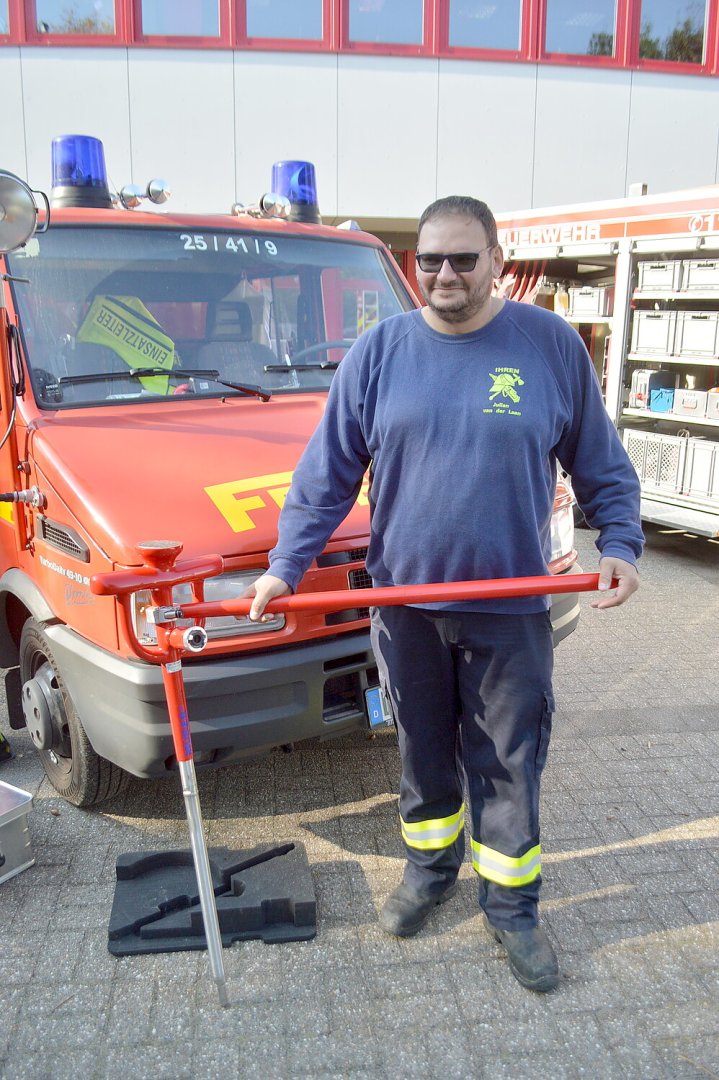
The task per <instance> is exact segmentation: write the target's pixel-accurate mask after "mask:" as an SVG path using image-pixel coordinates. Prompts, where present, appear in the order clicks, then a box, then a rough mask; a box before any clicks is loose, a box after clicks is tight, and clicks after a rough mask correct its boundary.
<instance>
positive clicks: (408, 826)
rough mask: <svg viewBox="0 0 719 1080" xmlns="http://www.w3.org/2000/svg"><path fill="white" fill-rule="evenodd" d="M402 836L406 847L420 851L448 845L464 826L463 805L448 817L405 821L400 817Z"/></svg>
mask: <svg viewBox="0 0 719 1080" xmlns="http://www.w3.org/2000/svg"><path fill="white" fill-rule="evenodd" d="M399 820H400V824H401V826H402V838H403V840H404V842H405V844H407V846H408V847H413V848H419V850H420V851H438V850H439V849H440V848H446V847H450V846H451V845H452V844H453V843H454V842H455V840H456V839H457V838H458V837H459V835H460V833H461V832H462V829H463V828H464V807H463V806H460V808H459V810H458V811H457V813H456V814H450V816H449V817H443V818H431V819H430V820H428V821H405V820H404V818H402V817H400V819H399Z"/></svg>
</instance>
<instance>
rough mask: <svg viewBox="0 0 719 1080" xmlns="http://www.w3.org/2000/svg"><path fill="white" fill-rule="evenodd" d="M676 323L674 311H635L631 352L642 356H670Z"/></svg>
mask: <svg viewBox="0 0 719 1080" xmlns="http://www.w3.org/2000/svg"><path fill="white" fill-rule="evenodd" d="M676 323H677V314H676V312H675V311H635V312H634V320H633V322H632V346H631V351H632V352H633V353H639V354H644V355H652V354H654V355H658V356H671V355H672V352H673V349H674V334H675V330H676Z"/></svg>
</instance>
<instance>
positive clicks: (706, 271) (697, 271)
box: [682, 259, 719, 292]
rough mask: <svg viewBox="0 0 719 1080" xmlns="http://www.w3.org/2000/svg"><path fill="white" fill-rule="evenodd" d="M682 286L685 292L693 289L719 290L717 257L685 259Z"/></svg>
mask: <svg viewBox="0 0 719 1080" xmlns="http://www.w3.org/2000/svg"><path fill="white" fill-rule="evenodd" d="M682 288H683V289H686V290H687V292H691V291H692V290H693V289H697V290H699V289H706V290H708V291H712V292H714V291H716V292H719V259H685V260H684V263H683V269H682Z"/></svg>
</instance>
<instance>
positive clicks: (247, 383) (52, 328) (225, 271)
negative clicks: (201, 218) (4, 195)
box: [7, 226, 412, 409]
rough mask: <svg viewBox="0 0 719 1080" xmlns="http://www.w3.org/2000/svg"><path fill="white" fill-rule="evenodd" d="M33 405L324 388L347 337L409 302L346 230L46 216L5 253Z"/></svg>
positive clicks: (378, 256) (380, 257)
mask: <svg viewBox="0 0 719 1080" xmlns="http://www.w3.org/2000/svg"><path fill="white" fill-rule="evenodd" d="M7 262H8V270H9V273H10V274H11V275H12V276H13V277H15V278H25V279H28V281H29V283H28V284H26V283H22V282H17V281H16V282H14V283H13V290H14V298H15V304H16V308H17V311H18V314H19V316H20V326H21V330H22V334H23V344H24V347H25V355H26V357H27V359H28V364H29V368H30V379H31V383H32V387H33V392H34V395H35V399H36V401H37V402H38V404H39V405H40V407H41V408H49V409H62V408H77V407H78V406H88V405H97V404H100V403H102V404H122V403H123V402H127V401H128V400H133V401H144V400H154V401H157V400H158V398H167V397H169V396H174V395H176V394H199V395H202V396H203V397H218V396H227V395H228V394H232V393H241V392H242V391H241V390H232V389H228V387H227V386H226V385H223V383H234V384H236V385H237V386H241V387H249V388H252V387H259V388H261V389H262V390H265V391H271V392H272V393H273V394H275V393H298V392H300V393H301V392H304V391H308V390H322V389H326V388H327V387H328V386H329V384H330V382H331V379H332V374H333V372H334V370H335V368H336V367H337V364H338V363H339V362H340V360H341V359H342V357H343V356H344V354H345V352H346V351H347V349H348V348H349V347H350V345H351V344H352V342H353V341H355V340H356V338H357V337H359V335H360V334H361V333H362V332H363V331H364V330H366V329H368V328H369V327H371V326H374V325H375V323H377V322H379V321H380V320H381V319H384V318H386V317H387V316H388V315H394V314H396V313H397V312H400V311H402V310H407V309H408V308H410V307H411V306H412V302H411V300H410V298H409V296H408V295H407V293H406V292H405V290H404V289H403V287H402V285H401V282H400V279H399V278H398V277H397V275H395V274H394V272H393V270H392V267H391V260H390V259H388V258H387V257H386V256H385V255H384V254H383V253H382V251H381V250H379V249H377V248H374V247H372V246H370V245H367V244H362V243H356V242H352V241H351V240H349V239H348V240H344V239H342V240H339V239H338V240H336V241H335V240H330V239H322V238H316V237H302V238H299V237H297V236H292V235H289V234H286V233H283V232H281V231H278V232H277V233H268V232H266V231H264V230H263V231H261V232H260V231H259V230H258V231H257V232H253V231H252V230H251V229H250V230H248V231H247V232H244V233H243V232H242V231H239V230H232V231H230V230H222V229H217V230H206V231H204V232H197V233H195V232H192V233H190V232H184V231H180V230H179V229H175V228H165V227H158V228H150V229H145V228H142V227H135V228H132V227H129V228H128V227H122V228H117V227H112V228H107V227H104V228H103V227H88V226H83V227H81V228H78V227H72V226H57V227H55V228H52V229H50V230H49V231H48V233H47V234H46V235H43V236H40V237H34V238H33V239H32V240H30V241H29V242H28V244H27V246H26V247H25V248H24V249H22V250H20V251H17V252H14V253H13V254H12V255H10V256H8V257H7Z"/></svg>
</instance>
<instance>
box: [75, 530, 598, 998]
mask: <svg viewBox="0 0 719 1080" xmlns="http://www.w3.org/2000/svg"><path fill="white" fill-rule="evenodd" d="M137 550H138V553H139V555H140V558H141V559H142V562H143V565H142V566H139V567H136V568H133V569H130V570H116V571H112V572H110V573H106V574H95V575H94V576H93V577H92V578H90V589H91V590H92V592H93V593H95V594H97V595H99V596H116V597H117V599H118V602H119V604H120V612H121V619H122V621H123V623H124V628H125V631H126V634H127V636H128V638H129V640H131V641H133V642H134V645H135V648H136V650H137V652H138V654H139V655H140V656H141V657H142V658H143V659H145V660H148V661H150V662H152V663H158V662H159V663H160V664H161V666H162V679H163V683H164V686H165V695H166V698H167V711H168V714H169V717H170V727H171V729H172V740H173V744H174V747H175V756H176V757H177V761H178V765H179V770H180V779H181V781H182V794H183V796H184V799H185V810H186V814H187V823H188V828H189V832H190V843H191V845H192V855H193V860H194V864H195V874H196V876H197V885H198V890H199V894H200V905H201V907H202V918H203V922H204V926H205V937H206V939H207V951H208V955H209V960H210V969H211V971H212V977H213V979H214V981H215V984H216V986H217V992H218V995H219V1000H220V1004H221V1005H229V999H228V996H227V984H226V981H225V971H224V966H223V961H222V938H221V936H220V927H219V922H218V918H217V907H216V905H215V894H214V889H213V884H212V875H211V871H210V862H209V858H208V854H207V845H206V843H205V836H204V832H203V827H202V814H201V809H200V799H199V795H198V791H197V777H196V774H195V765H194V760H193V750H192V733H191V731H190V720H189V716H188V712H187V699H186V697H185V684H184V681H183V678H182V659H181V658H182V656H183V655H188V654H193V653H198V652H202V650H203V649H204V647H205V645H206V644H207V633H206V631H205V629H204V626H203V623H204V620H205V619H208V618H212V617H213V616H217V615H234V616H235V617H237V618H242V617H243V616H245V617H246V616H247V615H248V614H249V611H250V605H251V603H252V601H251V600H250V599H247V598H244V597H241V598H238V599H236V600H214V601H212V602H206V601H205V600H204V595H203V582H204V580H205V579H206V578H208V577H213V576H215V575H216V574H219V573H220V572H221V570H222V568H223V562H222V558H221V557H220V556H219V555H205V556H202V557H200V558H195V559H185V560H182V561H181V562H177V557H178V556H179V555H180V553H181V551H182V544H181V543H178V542H175V541H169V540H151V541H147V542H146V543H143V544H140V545H138V549H137ZM184 583H189V584H190V585H191V586H192V601H191V602H190V603H189V604H180V605H178V604H174V603H173V600H172V589H173V587H174V586H175V585H180V584H184ZM598 585H599V574H565V575H562V576H561V577H558V576H557V577H555V576H552V575H545V576H542V577H525V578H499V579H496V580H492V581H452V582H438V583H437V584H432V585H397V586H393V587H391V588H378V589H362V590H356V589H354V590H353V589H343V590H341V591H337V592H323V593H298V594H296V595H294V596H285V597H281V598H280V599H277V600H272V601H271V602H270V603H269V604H268V605H267V607H266V609H265V610H266V611H267V612H268V613H270V614H272V613H275V612H282V611H316V612H330V611H343V610H346V609H348V608H354V607H357V604H358V602H361V604H362V606H363V607H396V606H399V605H402V604H431V603H438V602H445V603H446V602H447V601H451V600H458V601H465V600H490V599H497V598H501V597H509V596H543V595H547V594H550V593H555V594H556V593H569V592H593V591H594V590H596V589H597V588H598ZM616 585H617V582H616V581H614V582H612V587H616ZM140 590H148V591H149V592H150V594H151V596H152V604H153V605H154V606H153V607H151V608H149V609H148V610H147V613H146V614H147V616H148V618H149V619H150V621H152V622H154V624H155V627H156V630H157V645H146V644H144V643H141V642H139V641H138V639H137V635H136V633H135V631H134V627H133V620H132V612H131V605H132V594H133V593H135V592H139V591H140ZM179 619H182V620H187V619H192V620H193V621H194V626H191V627H188V628H186V629H181V628H179V627H177V626H175V625H174V624H175V623H176V622H177V620H179Z"/></svg>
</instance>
